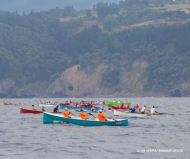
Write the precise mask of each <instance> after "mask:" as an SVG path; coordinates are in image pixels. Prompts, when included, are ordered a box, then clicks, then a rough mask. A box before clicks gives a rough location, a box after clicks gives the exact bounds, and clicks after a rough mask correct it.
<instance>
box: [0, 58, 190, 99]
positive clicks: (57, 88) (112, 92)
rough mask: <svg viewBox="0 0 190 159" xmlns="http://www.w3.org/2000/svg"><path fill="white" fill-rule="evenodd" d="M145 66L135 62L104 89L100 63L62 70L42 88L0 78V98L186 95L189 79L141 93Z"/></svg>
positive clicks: (102, 66)
mask: <svg viewBox="0 0 190 159" xmlns="http://www.w3.org/2000/svg"><path fill="white" fill-rule="evenodd" d="M146 67H148V62H146V61H141V60H138V61H135V62H134V63H133V65H132V69H131V70H130V71H127V70H123V72H122V74H121V79H120V83H119V85H113V86H112V87H110V88H106V87H104V86H103V85H102V84H101V74H102V73H103V72H104V71H105V70H106V69H109V68H108V67H107V66H106V65H104V64H100V65H99V66H98V67H96V68H85V69H81V68H80V66H79V65H75V66H73V67H71V68H69V69H67V70H66V71H64V72H63V73H62V74H61V75H60V77H59V78H57V79H56V80H55V81H54V82H53V83H51V84H50V86H49V87H48V88H47V89H46V90H45V92H44V91H42V90H40V86H39V88H38V89H35V91H34V89H29V88H28V89H27V88H25V89H18V88H17V89H16V88H15V82H14V81H13V80H10V79H4V80H2V81H0V97H3V98H4V97H20V98H30V97H97V98H98V97H124V98H125V97H167V96H170V97H181V96H190V80H189V81H186V82H184V83H181V84H180V85H179V86H178V88H177V89H174V90H170V91H166V92H153V91H150V92H144V91H143V85H144V84H145V83H146V81H147V78H146V77H145V78H142V77H141V75H142V72H143V71H144V69H145V68H146Z"/></svg>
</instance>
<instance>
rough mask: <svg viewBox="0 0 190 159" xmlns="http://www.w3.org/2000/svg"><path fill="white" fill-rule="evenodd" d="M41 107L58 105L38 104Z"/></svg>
mask: <svg viewBox="0 0 190 159" xmlns="http://www.w3.org/2000/svg"><path fill="white" fill-rule="evenodd" d="M38 106H39V107H42V106H44V107H55V106H56V105H55V104H38Z"/></svg>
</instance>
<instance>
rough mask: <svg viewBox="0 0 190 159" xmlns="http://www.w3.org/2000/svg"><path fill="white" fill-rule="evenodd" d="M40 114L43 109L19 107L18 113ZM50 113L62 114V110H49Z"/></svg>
mask: <svg viewBox="0 0 190 159" xmlns="http://www.w3.org/2000/svg"><path fill="white" fill-rule="evenodd" d="M26 113H30V114H42V113H43V111H40V110H31V109H26V108H20V114H26ZM51 113H57V114H62V112H51Z"/></svg>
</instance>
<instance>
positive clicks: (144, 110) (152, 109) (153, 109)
mask: <svg viewBox="0 0 190 159" xmlns="http://www.w3.org/2000/svg"><path fill="white" fill-rule="evenodd" d="M129 109H130V110H131V113H137V112H139V113H141V114H152V115H156V114H158V112H157V111H156V109H155V106H152V108H151V109H150V110H149V109H148V108H147V106H146V105H144V106H143V107H142V109H140V108H139V105H138V104H137V105H135V106H134V107H133V108H129Z"/></svg>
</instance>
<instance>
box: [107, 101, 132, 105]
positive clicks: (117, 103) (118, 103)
mask: <svg viewBox="0 0 190 159" xmlns="http://www.w3.org/2000/svg"><path fill="white" fill-rule="evenodd" d="M122 103H123V102H110V101H106V105H121V104H122ZM123 104H124V105H131V104H132V102H124V103H123Z"/></svg>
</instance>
